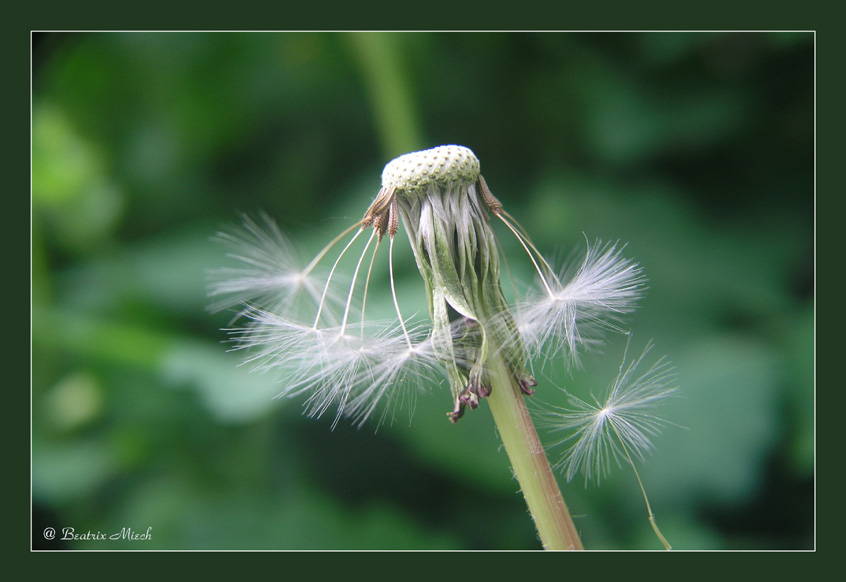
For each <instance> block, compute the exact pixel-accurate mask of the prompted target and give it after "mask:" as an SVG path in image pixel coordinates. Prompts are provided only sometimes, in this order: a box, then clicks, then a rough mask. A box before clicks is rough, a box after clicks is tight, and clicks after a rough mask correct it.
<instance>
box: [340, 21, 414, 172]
mask: <svg viewBox="0 0 846 582" xmlns="http://www.w3.org/2000/svg"><path fill="white" fill-rule="evenodd" d="M346 38H347V41H348V44H349V46H350V47H351V49H352V53H353V55H354V56H355V57H356V60H357V61H358V64H359V67H360V68H361V71H362V74H363V76H364V81H365V86H366V89H367V91H368V93H369V95H370V101H371V103H372V107H373V117H374V119H375V121H376V125H377V127H378V131H379V138H380V141H381V142H382V146H383V148H384V149H385V153H386V154H387V156H388V157H389V158H393V157H396V156H398V155H400V154H404V153H406V152H411V151H414V150H418V149H420V147H421V144H422V143H423V132H422V130H421V126H420V120H419V119H418V116H417V114H416V109H417V108H416V107H415V104H414V99H413V97H412V92H411V88H410V86H409V83H408V79H407V77H406V74H405V68H404V64H403V62H402V61H401V59H400V58H399V55H400V54H402V49H401V48H400V47H399V46H398V39H399V37H398V36H396V35H394V34H391V33H386V32H352V33H349V34H347V36H346Z"/></svg>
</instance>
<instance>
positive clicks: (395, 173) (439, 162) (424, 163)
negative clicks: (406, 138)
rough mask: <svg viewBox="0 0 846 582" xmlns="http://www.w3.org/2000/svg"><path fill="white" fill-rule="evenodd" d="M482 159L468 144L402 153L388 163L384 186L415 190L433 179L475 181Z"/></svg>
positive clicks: (441, 180) (436, 181)
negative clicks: (465, 145) (467, 146)
mask: <svg viewBox="0 0 846 582" xmlns="http://www.w3.org/2000/svg"><path fill="white" fill-rule="evenodd" d="M479 168H480V165H479V159H478V158H477V157H476V155H475V154H474V153H473V152H472V151H471V150H470V149H468V148H466V147H463V146H458V145H446V146H439V147H435V148H431V149H428V150H423V151H420V152H412V153H409V154H405V155H402V156H400V157H398V158H396V159H394V160H393V161H391V162H390V163H388V165H386V166H385V169H384V170H383V172H382V187H383V188H385V189H389V188H397V189H398V190H402V191H412V190H416V189H418V188H422V187H424V186H428V185H429V184H432V183H440V184H444V183H449V182H466V183H473V182H475V181H476V180H477V179H478V177H479Z"/></svg>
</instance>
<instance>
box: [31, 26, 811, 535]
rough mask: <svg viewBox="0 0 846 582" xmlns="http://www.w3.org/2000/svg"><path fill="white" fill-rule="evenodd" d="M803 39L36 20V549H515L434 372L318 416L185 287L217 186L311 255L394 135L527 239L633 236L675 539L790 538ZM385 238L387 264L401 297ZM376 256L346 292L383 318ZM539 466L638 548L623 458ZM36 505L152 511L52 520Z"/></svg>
mask: <svg viewBox="0 0 846 582" xmlns="http://www.w3.org/2000/svg"><path fill="white" fill-rule="evenodd" d="M813 48H814V47H813V36H812V35H811V34H793V35H785V34H778V33H747V34H717V33H695V34H691V33H649V34H646V33H636V34H635V33H631V34H576V33H567V34H546V33H545V34H528V33H521V34H515V33H466V34H465V33H461V34H447V33H415V34H391V35H383V34H378V33H372V34H341V33H334V34H329V33H287V34H269V33H267V34H235V33H231V34H200V33H190V34H185V33H124V34H70V35H52V34H47V35H38V36H36V44H35V48H34V63H35V66H36V69H35V73H34V79H33V86H34V95H33V119H32V127H33V152H32V154H33V192H32V196H33V200H32V202H33V241H32V248H33V302H34V305H33V387H32V399H33V403H32V404H33V407H32V418H33V438H32V457H33V474H32V481H33V483H32V486H33V504H34V510H33V515H34V517H33V519H34V524H33V536H34V539H33V545H34V547H71V548H77V549H100V548H128V549H149V548H167V549H171V548H174V549H206V548H211V549H223V548H268V549H270V548H278V549H287V548H291V549H306V548H371V549H379V548H385V549H388V548H436V549H446V548H458V549H476V548H492V549H505V548H518V549H519V548H537V547H538V544H537V542H536V540H535V539H534V532H533V530H532V525H531V522H530V520H529V519H528V516H527V514H526V512H525V507H524V503H523V500H522V498H521V497H520V495H519V494H518V491H517V485H516V482H515V481H513V480H512V479H511V475H510V472H509V467H508V462H507V459H506V458H505V454H504V452H503V451H501V450H499V448H498V441H497V438H496V435H495V430H494V427H493V423H492V421H491V419H490V415H489V414H488V412H487V410H486V409H485V406H482V407H480V409H479V410H476V411H474V412H473V413H470V414H468V415H467V416H466V417H465V418H464V419H463V420H462V421H461V422H460V423H458V424H457V425H455V426H453V425H451V423H449V422H448V420H447V418H446V415H445V413H446V412H447V411H448V410H449V409H450V408H451V397H450V395H449V389H448V387H447V386H446V385H445V384H444V385H442V386H432V387H431V390H430V391H429V392H428V393H426V394H420V395H419V396H418V397H417V399H416V401H415V402H414V403H412V406H406V407H405V408H404V410H403V412H402V414H400V415H398V416H397V417H396V418H395V420H394V422H393V423H388V424H385V425H383V426H381V427H380V428H379V430H378V431H375V428H376V426H375V424H373V425H372V426H371V425H366V426H365V427H364V428H363V429H361V430H358V431H357V430H355V429H353V428H351V427H350V426H347V425H344V424H341V425H340V426H339V427H338V428H337V429H336V430H335V431H334V432H330V430H329V424H330V423H331V419H329V418H327V419H324V420H320V421H311V420H308V419H303V418H302V417H301V416H300V405H301V404H302V402H301V401H294V400H275V399H273V398H272V397H273V395H275V394H277V393H278V392H279V389H278V386H277V384H276V379H275V378H272V377H270V376H263V375H260V374H252V373H250V372H249V370H248V369H247V368H245V367H239V366H238V362H239V358H238V357H237V356H236V355H235V354H231V353H228V352H227V351H226V350H227V346H226V344H225V343H224V341H225V338H226V336H225V334H224V333H223V332H221V331H219V328H221V327H226V326H227V325H229V323H230V322H229V320H228V317H229V314H217V315H211V314H209V313H207V312H206V311H205V306H206V304H207V299H206V297H205V290H204V289H205V280H204V277H205V274H204V273H205V271H206V270H207V269H209V268H214V267H217V266H220V265H221V264H222V261H223V256H222V255H223V252H224V251H223V249H222V248H220V247H218V246H216V245H214V244H213V243H211V242H210V241H209V238H210V237H211V236H212V235H214V234H215V232H216V231H217V230H218V229H219V228H220V227H222V226H224V225H226V224H229V223H232V222H235V221H236V220H237V212H238V211H246V212H251V213H254V212H257V211H259V210H264V211H266V212H267V213H268V214H270V215H271V216H273V217H275V218H276V219H277V220H278V221H279V223H280V226H281V227H282V229H283V230H284V231H285V232H286V233H287V234H288V235H289V236H290V237H291V238H292V239H293V240H295V241H296V242H297V243H298V244H300V245H301V246H302V251H303V256H304V257H309V256H310V255H312V254H313V253H314V252H316V251H317V250H319V249H320V247H321V246H322V245H323V244H325V243H326V242H327V241H328V240H329V239H330V238H331V237H332V236H334V234H336V233H337V232H339V231H340V230H341V229H342V228H343V227H345V226H347V225H348V224H349V223H350V222H351V221H352V220H356V219H358V218H360V216H361V214H362V213H363V212H364V210H365V209H366V208H367V205H368V204H369V202H370V201H371V200H372V198H373V197H374V196H375V195H376V192H377V191H378V189H379V186H380V181H379V177H380V173H381V171H382V167H383V166H384V164H385V163H386V162H388V161H389V160H390V159H391V158H392V157H394V156H395V155H396V154H398V153H403V152H402V151H397V150H398V149H400V148H404V149H406V150H410V149H422V148H428V147H433V146H437V145H442V144H450V143H456V144H460V145H464V146H467V147H469V148H471V149H473V150H474V152H475V153H476V155H477V156H478V157H479V159H480V160H481V163H482V172H483V174H484V176H485V178H486V179H487V182H488V184H489V185H490V187H491V189H492V191H493V193H494V194H495V195H496V196H497V197H498V198H499V199H500V200H501V201H502V202H503V204H504V205H505V207H506V209H508V211H509V212H510V213H511V214H512V215H514V216H515V217H516V218H517V219H518V220H520V222H521V223H522V224H523V225H524V226H525V227H526V228H527V230H529V232H530V233H531V234H532V237H533V239H534V241H535V243H536V244H537V246H538V247H539V248H540V249H541V250H542V251H544V252H546V253H548V254H552V255H553V256H554V255H555V253H558V254H559V255H560V256H561V257H562V258H563V257H566V256H567V255H568V254H569V253H570V251H571V250H572V249H573V247H574V246H578V245H580V244H583V243H584V238H585V236H587V237H588V238H589V239H590V240H593V239H595V238H601V239H604V240H617V239H619V240H621V241H622V242H626V243H628V247H627V249H626V256H629V257H632V258H634V259H635V260H637V261H639V262H640V263H641V264H642V266H643V268H644V273H645V274H646V275H647V277H648V278H649V290H648V292H647V296H646V299H645V300H644V301H643V304H642V309H641V310H639V311H638V312H637V313H636V314H635V315H634V316H633V317H631V318H630V327H631V328H632V329H634V332H635V333H634V339H633V343H634V345H639V346H642V345H644V344H645V343H646V341H647V340H648V339H650V338H651V339H654V342H655V345H656V348H655V351H656V352H658V353H665V354H666V355H667V356H668V358H669V359H670V360H671V361H672V362H673V363H674V364H675V366H676V369H677V372H678V383H679V386H680V389H681V396H680V397H678V398H675V399H673V401H672V402H671V404H670V405H669V406H667V407H666V408H665V409H664V410H662V416H663V417H665V418H667V419H668V420H670V421H671V422H673V423H676V425H677V426H672V425H671V426H669V427H668V428H667V429H666V430H665V431H664V434H663V435H661V436H659V437H658V438H657V439H656V440H655V445H656V452H655V454H654V456H652V457H651V458H650V459H649V462H648V463H646V464H644V465H643V466H642V468H641V469H640V474H641V476H642V478H643V480H644V484H645V486H646V488H647V491H648V493H649V495H650V500H651V502H652V505H653V509H654V510H655V512H656V515H657V518H658V521H659V523H660V524H661V529H662V531H663V532H664V533H665V535H666V536H667V538H668V539H669V540H670V541H671V543H672V544H673V546H674V547H676V548H679V549H688V548H709V549H710V548H716V549H719V548H732V549H735V548H741V549H742V548H808V547H811V545H812V543H813V541H812V540H813V519H814V515H813V488H814V481H813V479H814V465H813V452H814V451H813V429H814V409H813V397H814V384H813V377H814V376H813V372H814V370H813V340H814V332H813V330H814V326H813V324H814V315H813V251H814V238H813V224H814V214H813V213H814V190H813V184H814V182H813V178H814V176H813V129H814V127H813V119H814V118H813V105H814V101H813V99H814V97H813V95H814V93H813V65H814V62H813ZM494 227H495V229H496V228H497V225H494ZM582 233H584V235H583V234H582ZM497 234H498V235H499V238H500V240H501V243H502V245H503V247H504V249H505V251H506V253H507V255H508V259H509V260H508V267H509V268H510V270H511V272H512V273H513V275H514V277H515V279H516V280H517V281H518V285H521V284H523V283H525V282H528V278H530V277H532V270H531V264H530V263H529V262H528V261H527V260H522V255H521V252H522V251H521V250H520V249H519V246H518V245H517V243H516V242H515V241H514V240H513V238H512V237H510V236H509V235H508V233H506V232H502V231H497ZM398 240H401V239H398ZM403 246H405V245H400V244H398V245H397V255H396V257H395V259H396V261H397V264H396V273H395V274H396V276H397V279H398V281H397V291H398V294H399V295H400V297H403V298H404V300H403V304H404V306H405V305H408V306H409V308H408V309H409V311H414V310H415V309H416V310H417V311H419V312H420V313H424V312H425V309H426V306H425V298H424V292H423V289H422V282H421V281H420V279H419V275H418V274H417V272H416V267H415V266H414V264H413V259H412V257H411V253H410V251H409V250H407V249H405V250H403V249H402V248H401V247H403ZM385 270H386V269H384V268H382V267H379V266H378V265H377V267H376V270H375V271H374V275H373V277H374V279H373V282H372V283H371V292H370V293H371V299H369V303H368V308H370V305H371V304H372V306H373V309H374V310H379V309H382V308H384V309H385V310H386V313H387V314H388V315H389V316H390V309H391V308H392V306H391V305H390V295H389V289H388V287H387V283H386V281H387V279H386V276H387V274H386V272H385ZM509 287H510V283H508V282H506V283H505V285H504V288H505V290H506V292H509V291H508V290H509ZM379 293H381V294H382V295H381V297H380V296H379ZM415 302H416V303H415ZM374 313H375V311H374ZM609 339H610V340H611V342H610V344H609V347H608V349H607V350H605V351H604V352H603V353H602V354H593V355H589V356H588V357H587V358H585V368H584V369H580V370H573V371H566V370H563V369H559V368H557V367H555V366H549V367H545V368H543V369H537V370H535V372H536V374H535V375H536V377H537V378H538V380H539V381H540V385H539V386H538V389H537V394H536V396H534V397H533V399H536V400H543V401H546V402H550V403H560V402H562V401H563V394H562V393H561V392H560V391H558V390H557V389H556V387H555V386H556V385H557V386H561V387H565V388H566V389H567V390H569V391H571V392H573V393H575V394H578V395H579V396H580V397H582V398H589V395H590V393H591V392H593V393H597V394H598V393H600V392H601V391H602V388H604V387H605V385H607V383H609V382H611V381H612V380H613V377H614V374H615V373H616V369H617V366H618V365H619V362H620V359H621V357H622V348H623V346H624V345H625V338H622V337H619V336H618V337H614V336H610V337H609ZM633 349H634V348H633ZM410 408H413V410H414V413H413V420H410V419H409V416H410V411H409V409H410ZM406 413H409V414H406ZM541 438H542V439H544V435H541ZM550 456H551V457H552V458H553V460H554V459H555V456H556V451H555V450H552V451H550ZM562 489H563V493H564V496H565V498H566V499H567V501H568V504H569V505H570V508H571V510H572V513H573V514H574V516H577V517H576V521H577V525H578V526H579V528H580V529H581V531H582V532H583V541H584V543H585V546H586V547H588V548H623V549H628V548H649V549H657V548H656V542H655V540H654V537H652V533H651V528H650V526H649V523H648V521H647V518H646V514H645V512H644V510H643V506H642V498H641V497H640V493H639V490H638V489H637V486H636V483H635V481H634V477H633V475H632V474H631V471H630V470H629V471H627V470H626V469H625V467H623V468H622V469H621V470H619V471H615V472H612V474H611V476H610V478H609V479H608V480H607V481H603V483H602V485H601V486H600V487H594V486H590V487H589V488H587V489H585V488H584V485H583V484H582V483H581V482H580V481H574V482H573V483H569V484H568V483H565V482H563V479H562ZM774 524H775V525H774ZM48 526H50V527H54V528H56V529H57V530H60V529H61V528H62V527H74V528H75V529H76V531H77V533H84V532H86V531H92V532H97V531H101V532H104V533H109V534H111V533H115V532H119V531H120V530H121V528H124V527H131V528H132V529H133V530H136V531H140V532H143V531H145V530H146V529H147V528H148V527H152V528H153V529H152V536H153V537H152V540H150V541H149V542H139V541H136V542H131V541H125V540H124V541H121V540H110V541H105V542H96V541H74V542H47V541H45V540H44V539H43V537H42V536H41V532H42V531H43V529H44V528H45V527H48Z"/></svg>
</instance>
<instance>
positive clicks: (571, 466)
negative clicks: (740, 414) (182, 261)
mask: <svg viewBox="0 0 846 582" xmlns="http://www.w3.org/2000/svg"><path fill="white" fill-rule="evenodd" d="M651 349H652V344H651V343H650V344H649V345H647V347H646V349H645V350H644V352H643V353H642V354H641V356H640V357H638V358H637V359H633V360H631V361H627V360H626V356H625V355H624V356H623V362H622V364H621V365H620V370H619V372H618V374H617V377H616V379H615V380H614V382H613V384H611V386H610V387H609V389H608V393H607V394H606V396H605V398H604V399H603V400H598V399H594V401H593V403H590V402H587V401H584V400H581V399H580V398H577V397H575V396H573V395H569V404H570V405H569V407H568V408H554V409H552V410H548V411H546V414H545V415H544V418H543V421H542V422H543V424H545V425H546V426H547V427H549V428H551V429H552V430H553V431H559V432H564V431H566V432H569V434H568V435H567V436H566V437H564V438H562V439H560V440H559V441H557V442H555V443H553V445H552V447H557V446H560V445H564V446H566V447H567V448H566V450H565V452H564V453H563V455H562V456H561V459H560V460H559V462H558V464H557V465H556V466H557V467H558V468H559V469H560V470H562V471H563V472H564V475H565V476H566V478H567V480H568V481H571V480H572V479H573V478H574V477H575V476H576V475H577V474H579V473H582V474H583V475H584V478H585V485H587V483H588V481H592V480H593V481H596V482H597V483H599V482H600V480H601V479H602V477H603V476H605V475H606V474H607V473H608V471H609V470H610V468H611V464H612V463H616V464H617V465H618V466H620V465H621V464H622V463H623V462H627V463H628V464H629V465H630V466H631V467H632V470H633V471H634V474H635V477H636V478H637V482H638V485H639V487H640V490H641V492H642V493H643V498H644V501H645V502H646V508H647V512H648V513H649V521H650V524H651V525H652V528H653V530H654V531H655V534H656V535H657V536H658V538H659V539H660V540H661V543H662V544H664V547H665V548H666V549H670V545H669V543H668V542H667V540H666V539H665V538H664V536H663V535H662V534H661V532H660V530H659V529H658V525H657V524H656V522H655V515H654V514H653V513H652V508H651V506H650V504H649V499H648V498H647V496H646V490H645V489H644V487H643V482H642V481H641V479H640V475H639V473H638V471H637V468H636V467H635V463H634V459H638V460H641V461H642V460H643V459H644V458H645V455H646V454H647V453H649V452H650V451H651V450H652V440H651V439H652V437H654V436H656V435H657V434H658V433H659V432H660V429H661V428H662V427H663V426H664V425H665V424H667V423H666V421H665V420H663V419H661V418H660V417H658V416H655V414H654V413H653V409H654V408H655V407H657V406H659V405H660V404H662V403H663V401H664V400H665V399H666V398H668V397H669V396H671V395H672V394H674V393H675V392H676V390H677V389H676V387H675V386H674V385H673V382H674V379H675V377H674V374H673V370H672V368H671V367H670V365H669V363H668V362H667V361H666V360H665V359H664V358H661V359H659V360H658V361H657V362H656V363H654V364H653V365H652V366H651V367H650V368H649V369H648V370H647V371H646V372H644V373H642V374H640V373H639V372H638V371H637V370H638V367H639V366H640V365H641V364H642V362H643V360H644V358H645V357H646V356H647V354H648V353H649V352H650V350H651ZM626 352H628V345H627V347H626Z"/></svg>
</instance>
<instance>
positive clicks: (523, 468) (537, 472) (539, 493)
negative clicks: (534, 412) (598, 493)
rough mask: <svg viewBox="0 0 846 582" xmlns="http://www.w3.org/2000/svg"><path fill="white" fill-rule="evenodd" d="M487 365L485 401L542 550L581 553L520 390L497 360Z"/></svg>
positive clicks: (498, 359)
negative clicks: (576, 551) (489, 392)
mask: <svg viewBox="0 0 846 582" xmlns="http://www.w3.org/2000/svg"><path fill="white" fill-rule="evenodd" d="M487 363H488V373H489V378H490V381H491V394H490V396H489V397H488V398H487V401H488V403H489V404H490V407H491V413H492V414H493V417H494V421H495V422H496V426H497V429H498V431H499V435H500V438H501V439H502V443H503V445H504V446H505V451H506V453H507V454H508V459H509V460H510V461H511V467H512V470H513V471H514V476H515V477H516V478H517V481H518V482H519V483H520V488H521V489H522V491H523V496H524V497H525V499H526V504H527V505H528V506H529V512H530V513H531V514H532V518H533V519H534V521H535V527H536V528H537V530H538V536H539V537H540V540H541V543H542V544H543V547H544V549H546V550H582V549H584V547H583V546H582V541H581V539H580V538H579V533H578V531H577V530H576V526H575V525H574V524H573V519H572V517H571V516H570V512H569V511H568V509H567V505H566V503H564V498H563V497H562V495H561V490H560V489H559V488H558V482H557V481H556V479H555V475H554V474H553V472H552V468H551V467H550V465H549V461H548V460H547V458H546V453H545V452H544V449H543V445H541V442H540V439H539V438H538V433H537V431H536V430H535V426H534V424H533V423H532V419H531V416H530V415H529V410H528V408H527V407H526V403H525V401H524V400H523V395H522V394H521V392H520V389H519V387H518V386H517V385H516V382H515V381H514V380H513V379H512V378H511V376H510V374H509V373H508V371H507V369H506V366H505V364H504V362H503V361H502V359H501V358H500V357H499V356H497V355H492V356H491V357H489V358H488V360H487Z"/></svg>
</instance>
